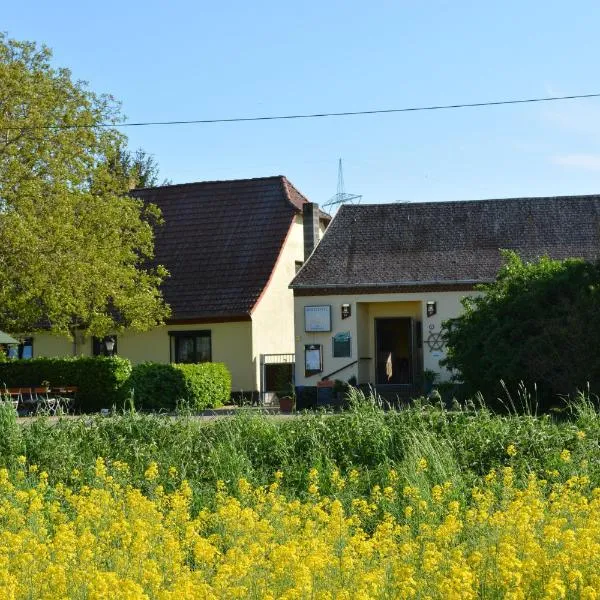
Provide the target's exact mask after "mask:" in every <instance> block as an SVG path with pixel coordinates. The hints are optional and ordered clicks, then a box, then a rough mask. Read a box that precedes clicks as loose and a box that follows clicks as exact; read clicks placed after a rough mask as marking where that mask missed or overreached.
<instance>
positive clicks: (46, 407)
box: [32, 387, 59, 416]
mask: <svg viewBox="0 0 600 600" xmlns="http://www.w3.org/2000/svg"><path fill="white" fill-rule="evenodd" d="M32 392H33V397H34V398H35V412H36V413H39V412H42V413H46V414H48V415H50V416H54V415H55V414H56V411H57V410H58V406H59V401H58V399H57V398H55V397H53V396H50V389H49V388H47V387H34V388H33V390H32Z"/></svg>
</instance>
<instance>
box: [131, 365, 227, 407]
mask: <svg viewBox="0 0 600 600" xmlns="http://www.w3.org/2000/svg"><path fill="white" fill-rule="evenodd" d="M128 386H129V388H130V389H131V390H133V393H134V401H135V404H136V407H137V408H142V409H149V410H157V409H161V408H162V409H166V410H173V409H175V408H176V407H177V405H178V404H179V403H181V402H183V403H186V404H187V405H188V406H189V407H190V408H192V409H195V410H203V409H205V408H215V407H217V406H222V405H223V404H224V403H225V402H226V401H227V400H229V396H230V394H231V375H230V373H229V371H228V369H227V367H226V366H225V365H224V364H223V363H201V364H160V363H151V362H146V363H142V364H140V365H136V366H135V367H134V368H133V370H132V373H131V377H130V379H129V384H128Z"/></svg>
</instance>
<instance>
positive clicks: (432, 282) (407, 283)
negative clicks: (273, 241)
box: [288, 279, 494, 290]
mask: <svg viewBox="0 0 600 600" xmlns="http://www.w3.org/2000/svg"><path fill="white" fill-rule="evenodd" d="M493 281H494V280H493V279H443V280H436V279H432V280H428V281H423V280H417V281H398V282H396V281H385V282H380V283H351V282H346V283H311V284H298V283H297V284H293V283H292V284H290V285H289V286H288V287H289V288H290V289H293V290H310V289H322V288H334V289H335V288H363V287H364V288H373V287H378V288H382V287H415V286H424V285H478V284H481V283H492V282H493Z"/></svg>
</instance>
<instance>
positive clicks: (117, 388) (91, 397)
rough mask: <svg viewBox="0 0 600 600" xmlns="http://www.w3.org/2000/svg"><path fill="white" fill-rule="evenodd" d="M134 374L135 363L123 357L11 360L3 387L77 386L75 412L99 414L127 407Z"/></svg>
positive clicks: (1, 376) (1, 370) (2, 370)
mask: <svg viewBox="0 0 600 600" xmlns="http://www.w3.org/2000/svg"><path fill="white" fill-rule="evenodd" d="M130 373H131V363H130V362H129V360H127V359H126V358H122V357H120V356H110V357H106V356H95V357H83V356H82V357H68V358H35V359H29V360H11V361H8V362H3V363H0V385H1V384H4V385H6V386H7V387H18V386H31V387H33V386H39V385H41V383H42V381H48V382H49V384H50V386H52V387H53V386H60V385H75V386H77V387H78V388H79V389H78V392H77V395H76V398H75V409H76V410H77V411H80V412H95V411H98V410H100V409H101V408H110V407H112V406H113V405H116V406H121V405H122V404H123V402H124V400H125V398H126V386H125V383H126V382H127V379H128V378H129V375H130Z"/></svg>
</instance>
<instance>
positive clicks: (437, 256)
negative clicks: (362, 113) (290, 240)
mask: <svg viewBox="0 0 600 600" xmlns="http://www.w3.org/2000/svg"><path fill="white" fill-rule="evenodd" d="M501 249H510V250H514V251H516V252H518V253H519V254H520V255H521V256H522V257H523V258H524V259H526V260H533V259H536V258H537V257H540V256H542V255H546V256H549V257H550V258H554V259H564V258H568V257H581V258H583V259H586V260H595V259H597V258H598V256H599V252H600V196H573V197H554V198H515V199H505V200H482V201H464V202H427V203H414V204H413V203H409V204H406V203H399V204H380V205H374V204H372V205H366V204H365V205H344V206H342V207H341V209H340V210H339V212H338V213H337V215H336V216H335V218H334V219H333V221H332V222H331V225H330V226H329V228H328V229H327V232H326V233H325V235H324V237H323V239H322V240H321V242H320V244H319V245H318V246H317V248H316V249H315V251H314V252H313V254H312V255H311V256H310V258H309V259H308V261H307V262H306V263H305V265H304V266H303V267H302V269H301V270H300V271H299V273H298V274H297V275H296V277H295V278H294V280H293V282H292V284H291V285H290V287H291V288H292V289H293V291H294V301H295V314H294V319H295V331H296V385H297V386H300V388H301V389H305V388H314V387H315V386H316V385H317V383H318V382H319V381H321V380H323V379H340V380H343V381H347V380H348V379H351V378H355V380H356V382H357V383H359V384H371V385H374V386H376V387H377V388H378V389H380V390H381V391H382V392H385V391H390V392H398V393H402V392H404V393H406V394H407V395H410V394H412V393H415V392H420V390H421V382H422V377H423V372H424V370H425V369H428V370H432V371H435V372H437V373H439V375H440V376H441V379H442V380H444V379H447V378H448V376H449V374H448V373H447V372H446V371H445V370H444V369H443V368H442V367H441V366H440V364H439V362H440V360H441V359H442V358H443V357H444V356H445V350H444V346H443V342H442V340H441V338H440V332H441V327H442V323H443V321H444V320H445V319H448V318H450V317H454V316H457V315H458V314H459V313H460V312H461V308H462V305H461V298H463V297H464V296H466V295H468V294H473V293H474V290H475V287H476V286H477V285H478V284H482V283H486V282H491V281H493V280H494V279H495V276H496V274H497V272H498V269H499V268H500V266H501V265H502V256H501ZM532 310H535V307H532Z"/></svg>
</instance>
